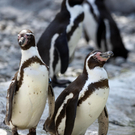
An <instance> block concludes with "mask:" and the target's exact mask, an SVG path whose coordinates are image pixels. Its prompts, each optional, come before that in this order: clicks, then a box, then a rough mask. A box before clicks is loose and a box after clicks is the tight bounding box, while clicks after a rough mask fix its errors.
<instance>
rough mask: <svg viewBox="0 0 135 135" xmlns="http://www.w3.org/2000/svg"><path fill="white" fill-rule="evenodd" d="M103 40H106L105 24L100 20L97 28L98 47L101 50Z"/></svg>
mask: <svg viewBox="0 0 135 135" xmlns="http://www.w3.org/2000/svg"><path fill="white" fill-rule="evenodd" d="M102 39H104V40H106V39H105V23H104V21H103V19H101V18H100V19H99V20H98V28H97V45H98V47H99V48H101V41H102Z"/></svg>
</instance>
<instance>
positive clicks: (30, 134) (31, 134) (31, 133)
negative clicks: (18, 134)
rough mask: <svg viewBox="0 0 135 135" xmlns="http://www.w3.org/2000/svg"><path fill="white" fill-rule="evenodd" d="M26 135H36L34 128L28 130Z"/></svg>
mask: <svg viewBox="0 0 135 135" xmlns="http://www.w3.org/2000/svg"><path fill="white" fill-rule="evenodd" d="M27 135H36V128H31V129H29V134H27Z"/></svg>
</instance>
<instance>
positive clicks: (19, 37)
mask: <svg viewBox="0 0 135 135" xmlns="http://www.w3.org/2000/svg"><path fill="white" fill-rule="evenodd" d="M24 38H25V40H24V43H23V44H22V46H25V45H26V44H27V41H28V39H27V35H24V36H23V37H22V36H21V35H18V40H19V41H20V40H23V39H24Z"/></svg>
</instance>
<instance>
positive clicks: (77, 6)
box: [37, 0, 84, 86]
mask: <svg viewBox="0 0 135 135" xmlns="http://www.w3.org/2000/svg"><path fill="white" fill-rule="evenodd" d="M82 3H83V0H63V2H62V4H61V10H60V12H59V13H58V14H57V15H56V17H55V18H54V20H53V21H52V22H51V23H50V24H49V26H48V27H47V28H46V30H45V31H44V33H43V34H42V36H41V37H40V39H39V41H38V43H37V47H38V50H39V53H40V55H41V58H42V59H43V61H44V62H45V63H46V64H47V65H48V66H49V75H50V77H51V78H52V83H53V86H61V85H65V84H66V83H69V81H64V80H63V81H62V80H61V81H58V80H57V74H58V73H59V72H60V73H62V74H63V73H65V72H66V70H67V68H68V65H69V63H70V62H71V60H72V58H73V57H74V52H75V48H76V45H77V43H78V40H79V39H80V37H81V34H82V21H83V18H84V12H83V7H82Z"/></svg>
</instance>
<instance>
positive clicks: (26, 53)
mask: <svg viewBox="0 0 135 135" xmlns="http://www.w3.org/2000/svg"><path fill="white" fill-rule="evenodd" d="M21 52H22V57H21V63H20V64H21V65H22V63H23V62H24V61H26V60H28V59H30V58H31V57H34V56H37V57H38V58H39V59H41V57H40V55H39V52H38V49H37V47H36V46H34V47H33V46H32V47H30V48H29V49H27V50H21Z"/></svg>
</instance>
